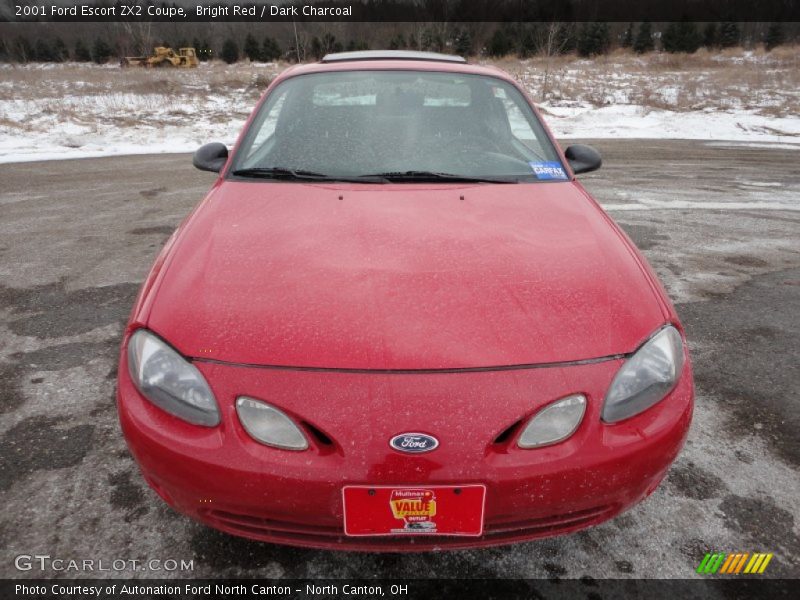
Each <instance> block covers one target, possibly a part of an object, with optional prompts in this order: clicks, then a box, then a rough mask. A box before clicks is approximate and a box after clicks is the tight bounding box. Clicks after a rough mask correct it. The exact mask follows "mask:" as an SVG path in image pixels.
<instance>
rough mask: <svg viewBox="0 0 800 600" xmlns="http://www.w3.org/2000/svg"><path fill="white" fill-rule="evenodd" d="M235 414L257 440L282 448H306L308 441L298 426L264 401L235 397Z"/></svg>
mask: <svg viewBox="0 0 800 600" xmlns="http://www.w3.org/2000/svg"><path fill="white" fill-rule="evenodd" d="M236 414H237V415H239V421H241V423H242V426H243V427H244V428H245V431H247V433H249V434H250V437H252V438H253V439H254V440H256V441H257V442H261V443H262V444H266V445H267V446H274V447H275V448H282V449H284V450H305V449H306V448H308V441H307V440H306V436H304V435H303V432H302V431H300V428H299V427H298V426H297V425H295V424H294V422H293V421H292V420H291V419H290V418H289V417H287V416H286V415H285V414H284V413H283V412H281V411H280V410H278V409H277V408H275V407H274V406H270V405H269V404H267V403H266V402H261V401H260V400H253V399H252V398H247V397H245V396H241V397H239V398H237V399H236Z"/></svg>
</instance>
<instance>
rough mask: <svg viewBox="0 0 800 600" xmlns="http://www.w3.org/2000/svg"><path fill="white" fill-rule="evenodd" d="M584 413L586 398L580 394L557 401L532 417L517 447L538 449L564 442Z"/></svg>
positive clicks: (576, 427) (579, 422)
mask: <svg viewBox="0 0 800 600" xmlns="http://www.w3.org/2000/svg"><path fill="white" fill-rule="evenodd" d="M584 412H586V398H585V397H584V396H582V395H581V394H575V395H573V396H567V397H566V398H562V399H561V400H557V401H556V402H553V403H552V404H550V405H548V406H546V407H544V408H543V409H542V410H540V411H539V412H538V413H536V414H535V415H534V416H533V418H532V419H531V420H530V421H529V422H528V425H527V426H526V427H525V430H524V431H523V432H522V435H521V436H519V441H518V442H517V445H518V446H519V447H520V448H538V447H540V446H549V445H550V444H555V443H556V442H560V441H561V440H565V439H567V438H568V437H569V436H571V435H572V434H573V433H575V430H577V429H578V425H580V424H581V419H583V413H584Z"/></svg>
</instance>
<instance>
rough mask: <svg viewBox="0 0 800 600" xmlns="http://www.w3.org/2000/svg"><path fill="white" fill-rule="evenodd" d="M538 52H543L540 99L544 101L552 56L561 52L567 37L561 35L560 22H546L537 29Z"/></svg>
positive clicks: (548, 88)
mask: <svg viewBox="0 0 800 600" xmlns="http://www.w3.org/2000/svg"><path fill="white" fill-rule="evenodd" d="M536 45H537V46H538V49H539V52H540V53H541V54H544V58H545V60H544V79H543V80H542V88H541V92H540V95H541V99H542V100H543V101H544V100H545V99H546V96H547V94H548V92H549V91H550V71H551V69H552V66H553V57H555V56H558V55H559V54H563V52H564V50H565V48H566V46H567V39H566V36H564V35H563V26H562V24H561V23H547V24H546V25H545V26H544V27H542V28H540V29H539V30H538V39H537V44H536Z"/></svg>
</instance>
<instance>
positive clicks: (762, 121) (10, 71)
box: [0, 48, 800, 163]
mask: <svg viewBox="0 0 800 600" xmlns="http://www.w3.org/2000/svg"><path fill="white" fill-rule="evenodd" d="M798 62H800V48H797V49H795V48H782V49H779V50H778V51H774V52H772V53H770V54H766V53H763V52H753V51H741V50H737V51H728V52H726V53H723V54H716V55H711V54H708V53H706V52H703V51H701V52H699V53H698V54H696V55H692V56H680V57H677V56H671V55H660V54H652V55H646V56H645V57H637V56H634V55H631V54H627V53H615V54H612V55H610V56H608V57H603V58H599V59H596V60H579V59H576V58H575V57H557V58H553V59H550V60H547V59H544V58H534V59H530V60H522V61H521V60H516V59H513V60H512V59H504V60H500V61H496V64H497V66H499V67H501V68H503V69H505V70H507V71H509V72H510V73H512V74H513V75H514V76H515V77H516V78H517V79H518V80H519V81H520V82H521V83H522V85H523V86H524V87H525V88H526V89H527V90H528V92H529V93H530V95H531V97H533V99H534V100H535V101H536V102H537V103H538V104H539V106H540V107H541V109H542V111H543V113H544V114H545V117H546V119H547V122H548V123H549V125H550V127H551V128H552V129H553V131H554V132H555V134H556V136H557V137H559V138H670V139H697V140H705V141H714V143H726V144H728V143H735V144H748V145H764V144H767V145H770V146H773V145H775V144H780V147H782V148H785V149H798V150H800V116H798V115H800V75H798V73H800V69H798ZM285 67H286V65H280V64H273V63H269V64H247V63H239V64H236V65H232V66H228V65H224V64H222V63H213V64H212V63H204V64H202V65H201V67H200V68H198V69H195V70H191V71H171V70H164V69H159V70H139V69H126V70H121V69H119V68H118V67H117V66H116V65H113V66H112V65H107V66H96V65H91V64H77V63H66V64H46V65H40V64H31V65H23V66H18V65H16V66H15V65H9V64H5V65H0V163H8V162H23V161H32V160H49V159H62V158H80V157H98V156H110V155H121V154H155V153H170V152H190V151H193V150H195V149H196V148H197V147H198V146H200V145H201V144H203V143H206V142H209V141H222V142H224V143H228V144H230V143H232V142H233V141H234V140H235V138H236V136H237V134H238V132H239V130H240V128H241V126H242V124H243V123H244V120H245V119H246V118H247V115H248V114H249V112H250V110H251V109H252V107H253V106H254V104H255V102H256V101H257V100H258V98H259V96H260V95H261V93H262V92H263V90H264V89H265V87H266V85H267V83H268V82H269V80H270V79H271V78H272V77H274V76H275V75H276V74H277V73H279V72H280V71H281V70H283V69H284V68H285Z"/></svg>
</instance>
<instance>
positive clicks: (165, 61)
mask: <svg viewBox="0 0 800 600" xmlns="http://www.w3.org/2000/svg"><path fill="white" fill-rule="evenodd" d="M120 64H121V65H122V66H123V67H148V68H150V67H179V68H183V69H189V68H193V67H196V66H197V65H199V64H200V61H199V60H198V59H197V52H196V51H195V49H194V48H179V49H178V51H177V52H175V50H173V49H172V48H168V47H167V46H156V47H155V48H154V49H153V54H152V55H151V56H126V57H125V58H123V59H122V61H121V63H120Z"/></svg>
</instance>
